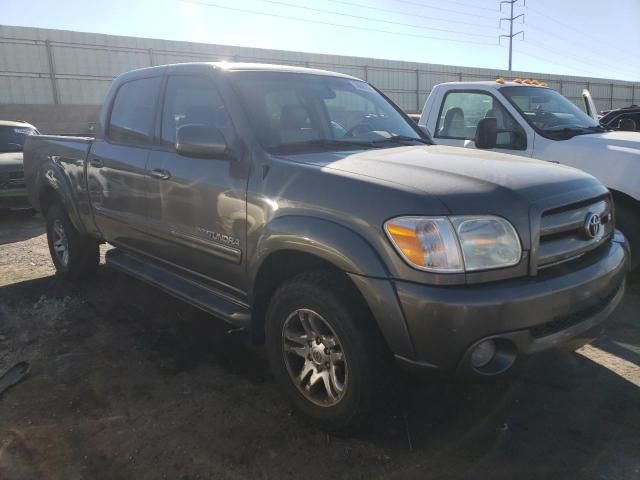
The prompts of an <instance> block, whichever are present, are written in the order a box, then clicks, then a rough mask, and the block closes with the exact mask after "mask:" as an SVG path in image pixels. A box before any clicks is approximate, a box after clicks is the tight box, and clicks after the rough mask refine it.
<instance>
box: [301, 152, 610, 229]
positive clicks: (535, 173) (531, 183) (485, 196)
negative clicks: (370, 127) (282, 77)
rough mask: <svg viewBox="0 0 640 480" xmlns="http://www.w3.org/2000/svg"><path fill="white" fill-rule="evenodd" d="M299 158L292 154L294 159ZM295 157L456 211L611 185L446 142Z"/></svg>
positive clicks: (504, 206) (515, 205)
mask: <svg viewBox="0 0 640 480" xmlns="http://www.w3.org/2000/svg"><path fill="white" fill-rule="evenodd" d="M293 157H294V156H291V157H289V158H290V159H294V158H293ZM295 161H302V162H305V163H310V164H314V165H318V166H321V167H322V168H323V169H326V170H327V171H338V172H344V173H346V174H352V175H358V176H361V177H367V178H370V179H372V180H373V179H376V180H380V181H384V182H385V183H392V184H395V185H396V186H397V187H398V188H405V189H411V190H414V191H419V192H422V193H426V194H429V195H431V196H434V197H436V198H437V199H438V200H440V201H441V202H442V203H443V204H444V205H445V206H446V207H447V208H448V209H449V210H450V211H451V213H453V214H472V213H483V214H489V213H494V214H503V215H505V216H507V215H506V211H508V210H511V209H520V213H522V209H523V208H525V209H527V211H528V207H529V206H530V205H532V204H535V203H538V202H541V201H543V202H544V203H545V204H546V203H549V202H553V201H554V198H556V197H557V199H558V201H557V204H566V203H568V202H569V201H579V200H584V199H585V198H588V197H587V196H586V195H592V192H593V190H596V191H597V192H599V193H598V194H601V193H605V192H606V189H605V188H604V187H603V186H602V185H601V184H600V182H598V180H596V179H595V178H594V177H592V176H591V175H588V174H586V173H584V172H582V171H579V170H576V169H574V168H571V167H566V166H561V165H557V164H554V163H549V162H543V161H539V160H531V159H526V158H523V157H517V156H514V155H506V154H501V153H496V152H487V151H482V150H467V149H463V148H458V147H449V146H444V145H431V146H411V147H397V148H388V149H380V150H367V151H364V152H358V153H349V152H332V153H327V152H322V153H312V154H303V155H295Z"/></svg>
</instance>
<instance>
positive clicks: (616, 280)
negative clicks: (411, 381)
mask: <svg viewBox="0 0 640 480" xmlns="http://www.w3.org/2000/svg"><path fill="white" fill-rule="evenodd" d="M626 273H627V254H626V251H625V245H624V242H622V243H620V242H616V241H614V242H611V243H610V244H608V245H607V246H606V247H605V248H602V249H599V251H598V252H595V253H594V254H592V255H590V256H589V257H588V258H584V259H580V260H576V261H574V262H571V264H568V265H563V266H558V267H554V268H551V269H549V270H548V271H542V272H540V273H539V275H538V276H537V277H530V278H520V279H516V280H506V281H502V282H496V283H492V284H486V285H475V286H469V285H465V286H459V287H438V286H427V285H420V284H415V283H409V282H402V281H396V282H395V289H396V292H397V295H398V298H399V300H400V305H401V307H402V311H403V312H404V317H405V321H406V325H407V330H408V333H409V336H410V339H411V342H412V346H413V351H414V352H415V357H414V358H409V357H407V356H404V355H398V354H397V353H398V352H394V353H396V359H397V361H398V363H399V364H400V365H401V366H404V367H405V368H406V369H408V370H411V371H414V372H425V371H438V370H441V371H455V370H458V371H468V372H472V373H480V374H483V373H485V374H487V375H493V374H498V373H502V372H503V371H505V370H506V369H508V368H510V367H511V366H512V365H513V364H514V363H515V360H517V359H519V358H520V357H521V356H524V355H528V354H531V353H535V352H539V351H541V350H544V349H547V348H552V347H557V346H568V347H569V348H573V349H575V348H578V347H580V346H582V345H584V344H585V343H588V342H590V341H591V340H593V339H594V338H595V337H597V336H598V335H599V333H600V331H601V329H602V326H603V323H604V322H605V320H606V319H607V318H608V317H609V316H610V314H611V313H612V312H613V310H614V309H615V308H616V306H617V305H618V303H619V302H620V300H621V299H622V296H623V294H624V288H625V276H626ZM488 339H493V340H494V342H495V345H497V347H498V349H497V350H498V353H500V354H501V355H503V356H505V357H504V359H503V360H505V361H506V363H505V365H507V367H506V368H504V369H502V368H500V366H501V365H497V366H496V368H490V369H488V370H486V371H479V370H477V369H474V368H473V367H471V362H470V356H471V352H472V350H473V349H474V347H475V346H476V345H478V344H479V343H480V342H482V341H484V340H488Z"/></svg>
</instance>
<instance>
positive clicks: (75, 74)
mask: <svg viewBox="0 0 640 480" xmlns="http://www.w3.org/2000/svg"><path fill="white" fill-rule="evenodd" d="M218 60H229V61H248V62H265V63H281V64H291V65H302V66H309V67H316V68H322V69H326V70H333V71H338V72H343V73H346V74H350V75H354V76H356V77H360V78H362V79H365V80H368V81H369V82H371V83H372V84H374V85H375V86H377V87H378V88H380V89H381V90H383V91H384V92H385V93H386V94H387V95H388V96H389V97H391V98H392V99H393V100H394V101H395V102H396V103H398V105H400V107H402V108H403V109H405V110H406V111H407V112H418V111H420V110H421V108H422V105H423V104H424V101H425V100H426V97H427V95H428V94H429V91H430V90H431V88H432V87H433V86H434V85H435V84H438V83H442V82H450V81H460V80H492V79H495V78H497V77H501V76H504V77H506V78H513V77H516V76H519V77H522V78H527V77H528V78H536V79H538V80H544V81H546V82H548V83H549V84H550V86H551V87H553V88H555V89H556V90H558V91H560V92H561V93H562V94H564V95H565V96H567V97H568V98H570V99H571V100H572V101H574V102H575V103H576V104H577V105H579V106H582V104H581V99H580V93H581V91H582V89H583V88H588V89H590V91H591V93H592V96H593V97H594V100H595V102H596V106H597V107H598V109H601V110H604V109H609V108H615V107H622V106H628V105H630V104H631V103H638V102H640V83H632V82H623V81H619V80H606V79H597V78H586V77H572V76H560V75H549V74H542V73H532V72H520V71H519V72H512V73H509V72H507V71H505V70H491V69H482V68H466V67H456V66H451V65H438V64H429V63H415V62H399V61H394V60H382V59H373V58H360V57H346V56H339V55H323V54H314V53H302V52H289V51H282V50H268V49H259V48H247V47H233V46H226V45H211V44H202V43H190V42H176V41H168V40H154V39H148V38H135V37H123V36H113V35H101V34H91V33H81V32H71V31H64V30H47V29H38V28H27V27H10V26H0V114H1V116H3V117H5V118H6V115H9V113H11V112H15V113H16V115H19V118H22V119H24V120H28V119H33V120H34V122H35V124H36V125H37V126H39V128H41V129H42V130H43V131H45V132H51V133H55V132H66V131H69V132H73V133H83V132H86V131H87V129H88V126H87V123H88V122H91V121H95V119H96V115H97V114H96V111H95V110H93V109H91V108H90V106H92V105H93V106H95V105H100V104H101V103H102V100H103V98H104V96H105V94H106V91H107V89H108V87H109V84H110V82H111V80H112V79H113V77H115V76H116V75H118V74H120V73H122V72H125V71H128V70H132V69H135V68H141V67H147V66H151V65H161V64H165V63H177V62H190V61H191V62H193V61H218ZM37 105H47V106H52V105H53V106H55V107H52V108H43V109H39V107H37ZM40 115H44V116H42V117H40Z"/></svg>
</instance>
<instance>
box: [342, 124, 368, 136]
mask: <svg viewBox="0 0 640 480" xmlns="http://www.w3.org/2000/svg"><path fill="white" fill-rule="evenodd" d="M370 131H371V124H370V123H369V122H363V123H359V124H357V125H355V126H353V127H351V128H350V129H349V130H347V133H345V134H344V136H345V137H357V136H359V135H362V134H365V133H369V132H370Z"/></svg>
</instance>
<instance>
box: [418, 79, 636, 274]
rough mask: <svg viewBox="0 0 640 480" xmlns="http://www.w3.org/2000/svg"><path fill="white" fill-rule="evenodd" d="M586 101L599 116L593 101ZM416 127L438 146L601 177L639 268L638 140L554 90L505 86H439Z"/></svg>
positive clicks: (464, 84)
mask: <svg viewBox="0 0 640 480" xmlns="http://www.w3.org/2000/svg"><path fill="white" fill-rule="evenodd" d="M585 101H586V102H590V105H589V103H588V104H587V111H591V112H594V108H593V103H592V102H591V99H590V97H589V96H588V95H586V97H585ZM418 123H419V124H420V126H421V127H422V128H423V129H425V130H427V131H428V133H429V135H430V136H431V137H432V139H433V140H434V142H435V143H437V144H443V145H452V146H457V147H464V148H483V149H490V150H494V151H496V152H504V153H510V154H516V155H522V156H527V157H532V158H536V159H540V160H547V161H550V162H556V163H560V164H564V165H570V166H572V167H576V168H579V169H581V170H584V171H585V172H587V173H590V174H591V175H593V176H595V177H597V178H598V179H599V180H600V181H601V182H602V183H603V184H604V185H606V186H607V187H608V188H609V190H611V192H612V193H613V196H614V199H615V203H616V225H617V227H618V228H619V229H620V230H621V231H622V232H623V233H624V234H625V236H626V237H627V239H628V240H629V242H630V244H631V252H632V255H631V257H632V258H631V260H632V265H633V268H634V269H637V268H638V267H639V266H640V174H639V168H640V133H638V132H625V131H611V130H609V129H608V128H605V127H603V126H601V125H600V124H599V122H598V121H597V120H596V119H595V118H593V117H592V116H589V115H588V114H586V113H584V112H583V111H582V110H580V109H579V108H578V107H577V106H575V105H574V104H573V103H571V102H570V101H569V100H568V99H567V98H565V97H564V96H562V95H561V94H560V93H558V92H556V91H554V90H552V89H550V88H546V87H544V86H539V85H533V84H524V83H522V82H515V81H514V82H504V81H502V80H498V81H494V82H452V83H442V84H440V85H436V86H435V87H433V90H431V93H430V94H429V98H427V101H426V103H425V105H424V108H423V109H422V115H421V116H420V120H419V122H418ZM576 220H578V219H576ZM580 220H583V219H580Z"/></svg>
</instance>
